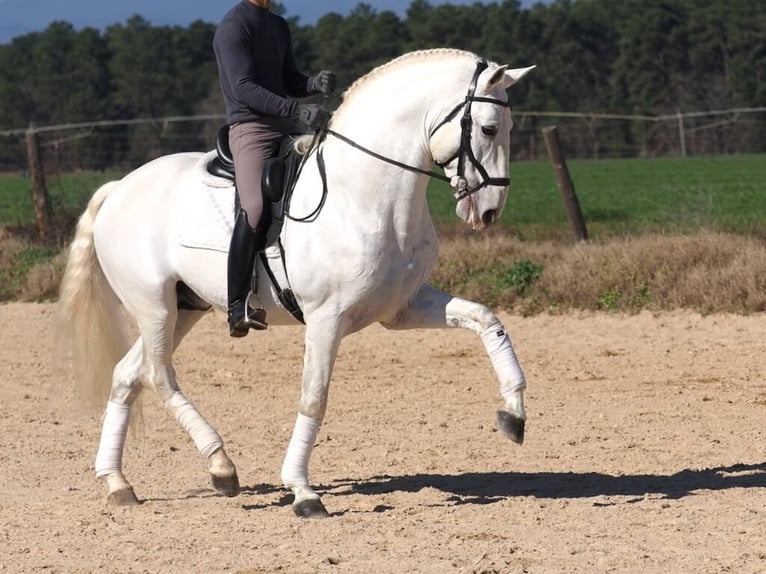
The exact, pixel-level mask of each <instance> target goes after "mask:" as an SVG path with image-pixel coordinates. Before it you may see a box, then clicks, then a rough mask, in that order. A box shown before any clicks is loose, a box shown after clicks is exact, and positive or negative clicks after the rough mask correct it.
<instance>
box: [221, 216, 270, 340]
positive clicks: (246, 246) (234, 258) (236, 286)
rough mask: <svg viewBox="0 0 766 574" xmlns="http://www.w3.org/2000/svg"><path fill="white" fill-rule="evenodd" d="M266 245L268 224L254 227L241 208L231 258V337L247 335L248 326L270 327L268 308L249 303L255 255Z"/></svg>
mask: <svg viewBox="0 0 766 574" xmlns="http://www.w3.org/2000/svg"><path fill="white" fill-rule="evenodd" d="M265 246H266V225H263V224H260V225H258V226H257V227H256V228H255V229H253V228H252V227H250V224H249V223H248V221H247V212H245V210H244V209H241V208H240V210H239V211H238V212H237V218H236V220H235V222H234V232H233V233H232V234H231V244H230V245H229V260H228V279H229V290H228V291H229V293H228V294H229V334H230V335H231V336H232V337H244V336H245V335H247V333H248V330H249V329H256V330H261V331H262V330H264V329H266V327H267V324H266V311H264V310H263V309H262V308H261V309H253V308H251V307H250V306H249V305H248V304H247V298H248V296H249V295H250V290H251V287H252V279H253V266H254V264H255V256H256V254H257V253H258V252H259V251H262V250H263V249H264V247H265Z"/></svg>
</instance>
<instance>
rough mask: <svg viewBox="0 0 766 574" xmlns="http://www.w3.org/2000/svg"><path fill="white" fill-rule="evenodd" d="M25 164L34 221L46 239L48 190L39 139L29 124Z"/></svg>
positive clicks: (48, 220)
mask: <svg viewBox="0 0 766 574" xmlns="http://www.w3.org/2000/svg"><path fill="white" fill-rule="evenodd" d="M26 137H27V163H28V165H29V177H30V179H31V181H32V203H33V205H34V208H35V221H36V223H37V231H38V232H39V233H40V237H42V238H43V239H48V238H50V236H51V232H52V224H51V209H50V202H49V201H48V189H47V188H46V187H45V171H44V169H43V160H42V156H41V155H40V139H39V137H38V135H37V130H36V129H35V125H34V124H29V129H28V130H27V136H26Z"/></svg>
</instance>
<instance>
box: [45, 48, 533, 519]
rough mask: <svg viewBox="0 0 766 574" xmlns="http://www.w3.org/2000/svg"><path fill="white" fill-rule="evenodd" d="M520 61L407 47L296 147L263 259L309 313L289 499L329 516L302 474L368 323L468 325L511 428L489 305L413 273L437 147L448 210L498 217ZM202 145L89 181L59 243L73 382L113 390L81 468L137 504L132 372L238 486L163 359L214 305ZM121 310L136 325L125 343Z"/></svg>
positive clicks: (509, 371) (210, 184)
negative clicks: (70, 237) (299, 159)
mask: <svg viewBox="0 0 766 574" xmlns="http://www.w3.org/2000/svg"><path fill="white" fill-rule="evenodd" d="M531 69H532V68H531V67H530V68H519V69H508V67H507V66H500V65H498V64H495V63H487V62H485V61H484V60H481V59H480V58H478V57H477V56H476V55H474V54H471V53H468V52H462V51H456V50H444V49H440V50H426V51H418V52H413V53H410V54H407V55H404V56H402V57H399V58H397V59H395V60H393V61H391V62H389V63H388V64H385V65H383V66H380V67H379V68H377V69H375V70H373V71H372V72H371V73H369V74H368V75H366V76H364V77H363V78H361V79H360V80H358V81H357V82H356V83H355V84H354V85H353V86H352V87H351V88H350V89H349V90H348V91H347V92H346V94H345V95H344V101H343V104H342V105H341V106H340V108H339V109H338V110H337V112H336V113H335V114H334V117H333V118H332V121H331V124H330V131H329V132H328V134H327V135H326V138H325V139H324V140H323V141H322V142H321V143H320V144H319V145H318V146H316V147H315V148H314V149H313V150H311V151H310V152H308V153H309V154H310V155H309V156H308V157H307V159H306V162H305V165H304V168H303V170H302V173H301V175H300V178H299V180H298V182H297V185H296V187H295V190H294V194H293V197H292V202H291V204H290V207H289V210H290V216H291V217H292V219H291V218H287V219H286V220H285V224H284V226H283V229H282V232H281V235H280V240H281V242H282V245H283V247H284V256H285V258H284V263H282V262H281V261H279V260H278V259H274V261H275V262H277V264H276V265H275V267H276V268H277V269H278V270H279V271H280V272H279V273H277V275H278V277H279V278H280V280H281V281H284V282H285V283H287V284H289V285H290V286H291V287H292V290H293V291H294V294H295V297H296V299H297V302H298V304H299V305H300V309H301V310H302V311H303V316H304V319H305V325H306V327H305V353H304V369H303V381H302V387H301V399H300V406H299V410H298V415H297V420H296V422H295V427H294V431H293V435H292V438H291V440H290V442H289V445H288V447H287V452H286V455H285V459H284V463H283V466H282V472H281V477H282V481H283V483H284V485H285V487H286V488H288V489H291V490H292V492H293V493H294V496H295V498H294V502H293V510H294V512H295V513H296V514H297V515H298V516H304V517H318V516H327V511H326V510H325V507H324V505H323V504H322V502H321V500H320V498H319V496H318V495H317V494H316V493H315V492H314V490H312V488H311V486H310V483H309V477H308V463H309V457H310V455H311V451H312V447H313V445H314V441H315V439H316V436H317V432H318V430H319V427H320V425H321V423H322V420H323V419H324V416H325V410H326V408H327V395H328V388H329V384H330V377H331V373H332V369H333V365H334V362H335V358H336V354H337V351H338V347H339V344H340V341H341V339H342V338H343V337H344V336H346V335H348V334H350V333H353V332H355V331H359V330H360V329H363V328H364V327H367V326H368V325H370V324H373V323H381V324H382V325H384V326H385V327H386V328H389V329H413V328H443V327H463V328H467V329H470V330H472V331H474V332H475V333H477V334H478V335H479V336H480V337H481V339H482V341H483V343H484V345H485V348H486V350H487V353H488V355H489V357H490V359H491V362H492V364H493V366H494V369H495V372H496V374H497V377H498V379H499V385H500V392H501V395H502V397H503V399H504V405H503V407H502V409H501V410H499V411H498V421H499V422H498V424H499V426H500V428H501V429H502V430H503V431H505V432H506V434H508V435H509V436H510V438H512V439H513V440H515V441H516V442H518V443H521V442H522V440H523V431H524V421H525V420H526V414H525V411H524V402H523V390H524V388H525V380H524V375H523V373H522V370H521V368H520V367H519V364H518V361H517V358H516V355H515V352H514V350H513V347H512V344H511V341H510V339H509V337H508V335H507V334H506V331H505V328H504V327H503V325H502V324H501V322H500V321H499V320H498V318H497V317H496V315H495V314H494V313H493V312H492V311H491V310H490V309H488V308H487V307H485V306H483V305H481V304H478V303H474V302H471V301H466V300H463V299H459V298H456V297H452V296H450V295H448V294H446V293H442V292H440V291H438V290H436V289H435V288H433V287H431V286H430V285H428V284H427V283H426V281H427V280H428V278H429V276H430V275H431V272H432V270H433V269H434V266H435V264H436V261H437V253H438V240H437V236H436V233H435V230H434V226H433V223H432V221H431V217H430V214H429V211H428V206H427V203H426V186H427V184H428V178H429V176H432V175H436V174H433V173H431V172H430V171H429V170H430V169H431V167H432V166H433V164H434V163H436V164H438V165H441V166H442V167H443V169H444V173H445V175H444V176H442V177H443V178H445V179H446V180H448V181H450V184H451V187H452V189H453V190H454V192H455V197H456V199H457V206H456V212H457V215H458V216H459V217H460V218H461V219H462V220H463V221H465V222H466V223H468V224H471V225H472V226H473V227H474V228H477V229H482V228H484V227H486V226H487V225H489V224H491V223H493V222H495V221H497V219H498V217H499V216H500V213H501V211H502V209H503V206H504V204H505V200H506V195H507V193H508V184H509V179H508V169H509V166H508V162H509V144H510V130H511V127H512V122H511V114H510V108H509V106H508V101H507V93H506V89H507V88H508V87H510V86H511V85H512V84H514V83H515V82H516V81H518V80H519V79H520V78H521V77H523V76H524V75H525V74H526V73H527V72H528V71H529V70H531ZM316 156H320V159H317V157H316ZM321 156H323V158H321ZM210 157H211V155H210V154H200V153H185V154H176V155H171V156H166V157H161V158H159V159H156V160H154V161H152V162H150V163H148V164H146V165H144V166H142V167H140V168H138V169H136V170H135V171H133V172H131V173H130V174H128V175H127V176H125V177H124V178H123V179H121V180H119V181H115V182H110V183H108V184H106V185H104V186H102V187H101V188H100V189H99V190H98V191H97V192H96V193H95V194H94V196H93V197H92V199H91V200H90V202H89V204H88V207H87V209H86V211H85V212H84V214H83V215H82V216H81V218H80V221H79V223H78V227H77V231H76V235H75V237H74V241H73V243H72V246H71V251H70V254H69V260H68V263H67V269H66V272H65V276H64V279H63V283H62V287H61V297H60V303H59V306H60V311H61V314H62V316H63V318H64V319H65V321H64V324H65V325H66V326H67V327H69V328H70V330H71V333H70V335H69V340H70V341H71V343H72V349H71V351H72V353H73V355H72V360H73V364H74V366H75V368H76V373H75V377H76V380H77V382H78V384H80V385H84V387H85V388H87V389H91V390H92V391H93V392H95V389H98V388H101V389H102V391H106V390H109V400H108V402H107V407H106V412H105V415H104V418H103V426H102V434H101V439H100V443H99V447H98V452H97V455H96V462H95V471H96V475H97V476H98V477H102V478H104V479H105V480H106V483H107V485H108V489H109V494H108V500H109V502H111V503H115V504H120V505H129V504H136V503H138V499H137V498H136V495H135V493H134V491H133V488H132V486H131V485H130V483H129V482H128V481H127V480H126V479H125V477H124V476H123V473H122V453H123V446H124V443H125V438H126V433H127V428H128V420H129V414H130V409H131V405H132V404H133V403H134V401H135V399H136V398H137V397H138V395H139V394H140V393H141V390H142V388H144V387H145V388H149V389H151V390H153V391H154V392H155V393H156V394H157V396H158V398H159V399H160V401H162V403H163V404H164V405H165V407H166V408H167V409H168V410H169V411H170V412H171V413H173V414H174V415H175V417H176V418H177V419H178V421H179V422H180V424H181V425H182V426H183V428H184V429H185V430H186V431H187V432H188V433H189V434H190V436H191V438H192V440H193V441H194V443H195V445H196V447H197V448H198V450H199V451H200V453H201V454H202V456H204V457H206V458H207V459H208V460H209V472H210V475H211V480H212V484H213V486H214V488H215V489H216V490H217V491H219V492H221V493H223V494H226V495H229V496H234V495H236V494H237V493H238V491H239V481H238V478H237V472H236V468H235V466H234V464H233V463H232V462H231V460H230V459H229V457H228V456H227V454H226V452H225V451H224V448H223V440H222V439H221V437H220V436H219V434H218V433H217V432H216V431H215V430H214V429H213V427H212V426H211V425H210V424H208V422H207V421H205V419H204V418H203V417H202V416H201V415H200V413H199V411H198V410H197V409H196V407H195V406H194V405H193V404H192V403H191V402H189V401H188V400H187V399H186V397H185V396H184V395H183V394H182V392H181V390H180V388H179V386H178V382H177V381H176V376H175V371H174V369H173V366H172V362H171V357H172V355H173V352H174V350H175V349H176V347H177V346H178V344H179V343H180V342H181V339H182V338H183V337H184V335H185V334H186V333H188V332H189V330H190V329H191V328H192V326H193V325H194V324H195V323H196V322H197V321H198V320H199V319H200V318H201V317H202V316H203V315H204V313H205V312H206V309H210V308H211V307H215V308H218V309H225V307H226V250H227V247H228V238H229V237H230V235H231V231H232V224H233V201H234V200H233V196H234V190H233V188H232V187H231V183H230V182H227V181H224V180H222V179H218V178H214V177H213V176H210V175H209V174H207V173H206V172H205V170H204V164H205V163H206V162H207V161H208V160H209V159H210ZM322 159H323V161H322ZM320 166H321V167H320ZM216 198H217V199H216ZM221 206H223V207H221ZM312 213H313V214H314V215H313V216H312V217H309V218H305V216H307V215H309V214H312ZM302 218H303V219H307V220H305V221H299V220H300V219H302ZM258 265H259V268H260V271H261V273H260V274H261V277H263V269H262V263H261V262H259V264H258ZM179 294H181V295H183V297H182V296H179ZM257 296H258V298H259V299H260V301H261V302H262V304H263V305H264V307H265V308H266V310H267V312H268V319H269V322H270V324H272V325H274V324H296V319H295V318H294V317H293V316H292V315H290V314H289V313H288V312H287V311H286V310H285V308H284V306H283V305H282V304H281V302H280V300H279V299H278V298H277V297H276V292H275V289H274V287H273V286H271V285H270V284H269V283H268V282H267V281H263V280H261V281H260V286H259V289H258V293H257ZM190 300H191V301H192V302H193V303H194V304H193V305H189V304H187V303H188V302H189V301H190ZM123 311H124V312H123ZM126 314H127V316H128V317H129V318H130V320H131V321H132V322H134V324H135V327H137V329H138V334H139V336H138V338H137V340H136V341H135V342H134V343H133V344H132V346H131V345H130V342H129V341H128V339H127V338H126V336H125V333H126V331H127V330H126V326H130V325H126V319H125V315H126ZM225 332H226V330H225V328H224V327H223V326H222V329H221V333H222V336H225V335H224V334H225ZM254 336H258V337H260V336H268V334H255V335H254ZM102 394H105V393H103V392H102Z"/></svg>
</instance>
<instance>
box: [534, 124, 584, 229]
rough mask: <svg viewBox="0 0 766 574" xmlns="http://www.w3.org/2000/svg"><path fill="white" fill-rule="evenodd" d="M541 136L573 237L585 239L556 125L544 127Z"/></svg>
mask: <svg viewBox="0 0 766 574" xmlns="http://www.w3.org/2000/svg"><path fill="white" fill-rule="evenodd" d="M543 138H544V139H545V147H546V149H547V150H548V157H550V159H551V163H552V164H553V170H554V171H555V172H556V181H558V184H559V190H560V191H561V195H562V197H563V198H564V206H565V207H566V209H567V216H568V217H569V222H570V223H571V224H572V230H573V231H574V235H575V239H577V240H578V241H587V240H588V229H587V228H586V227H585V218H584V217H583V215H582V210H581V209H580V202H579V201H578V199H577V195H576V194H575V188H574V183H573V182H572V178H571V177H570V175H569V169H567V162H566V159H564V154H563V153H562V152H561V143H560V142H559V134H558V132H557V131H556V126H548V127H544V128H543Z"/></svg>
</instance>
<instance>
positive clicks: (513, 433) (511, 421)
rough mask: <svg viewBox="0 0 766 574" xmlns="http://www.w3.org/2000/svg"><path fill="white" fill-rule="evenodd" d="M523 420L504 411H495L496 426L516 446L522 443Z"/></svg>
mask: <svg viewBox="0 0 766 574" xmlns="http://www.w3.org/2000/svg"><path fill="white" fill-rule="evenodd" d="M524 423H525V421H524V419H522V418H519V417H517V416H515V415H512V414H511V413H508V412H506V411H497V426H498V428H499V429H500V430H501V431H503V432H504V433H505V436H507V437H508V438H509V439H511V440H512V441H513V442H515V443H518V444H523V443H524Z"/></svg>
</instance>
